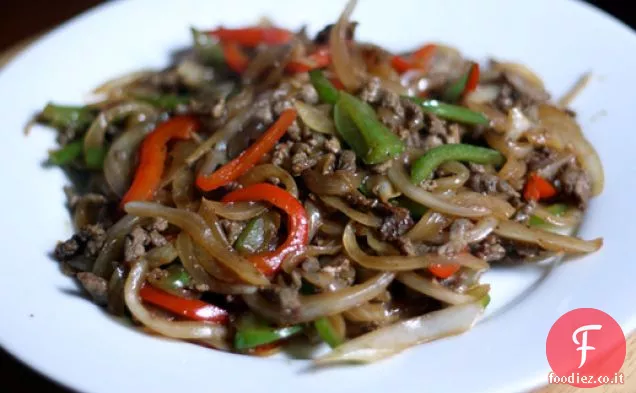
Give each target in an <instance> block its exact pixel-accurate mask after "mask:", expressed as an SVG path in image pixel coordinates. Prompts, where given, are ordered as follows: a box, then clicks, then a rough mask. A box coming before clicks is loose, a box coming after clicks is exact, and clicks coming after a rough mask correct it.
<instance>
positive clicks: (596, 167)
mask: <svg viewBox="0 0 636 393" xmlns="http://www.w3.org/2000/svg"><path fill="white" fill-rule="evenodd" d="M539 119H540V120H541V124H542V125H543V126H544V127H545V128H546V129H547V130H549V131H550V132H552V133H555V134H557V135H558V136H559V137H561V138H562V139H563V140H564V142H565V146H567V147H571V148H572V149H573V151H574V154H575V155H576V158H577V160H578V161H579V163H580V164H581V166H582V167H583V169H585V171H586V172H587V173H588V175H590V178H591V179H592V195H594V196H596V195H599V194H600V193H601V192H602V191H603V187H604V183H605V175H604V173H603V165H602V164H601V159H600V158H599V156H598V154H597V152H596V150H595V149H594V147H593V146H592V145H591V144H590V142H589V141H588V140H587V139H585V136H584V135H583V133H582V132H581V127H579V125H578V124H577V123H576V121H575V120H574V119H573V118H572V117H570V116H569V115H568V114H567V113H565V112H563V111H562V110H560V109H558V108H556V107H553V106H550V105H541V106H539Z"/></svg>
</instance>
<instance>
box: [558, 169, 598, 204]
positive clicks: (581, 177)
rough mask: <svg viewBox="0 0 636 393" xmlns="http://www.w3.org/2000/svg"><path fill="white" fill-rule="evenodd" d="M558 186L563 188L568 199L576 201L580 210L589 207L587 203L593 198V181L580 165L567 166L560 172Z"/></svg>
mask: <svg viewBox="0 0 636 393" xmlns="http://www.w3.org/2000/svg"><path fill="white" fill-rule="evenodd" d="M557 185H560V186H561V189H562V191H563V193H564V194H565V196H566V198H569V199H572V200H574V202H575V203H576V204H577V205H578V207H579V209H585V208H586V207H587V203H588V201H589V199H590V198H591V197H592V181H591V179H590V177H589V176H588V174H587V173H585V171H583V170H582V169H581V168H580V167H579V166H578V165H576V164H574V163H569V164H567V165H566V166H565V167H564V168H563V169H562V170H561V171H560V172H559V175H558V179H557Z"/></svg>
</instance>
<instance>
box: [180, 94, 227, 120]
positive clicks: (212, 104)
mask: <svg viewBox="0 0 636 393" xmlns="http://www.w3.org/2000/svg"><path fill="white" fill-rule="evenodd" d="M178 111H179V112H184V113H189V114H193V115H199V116H212V117H213V118H214V119H220V118H222V117H224V116H226V115H227V109H226V107H225V98H220V99H214V100H209V101H208V100H199V99H193V100H191V101H190V102H189V103H188V105H187V106H186V108H185V109H184V110H183V111H180V110H178Z"/></svg>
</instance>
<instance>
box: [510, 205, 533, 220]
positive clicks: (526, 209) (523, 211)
mask: <svg viewBox="0 0 636 393" xmlns="http://www.w3.org/2000/svg"><path fill="white" fill-rule="evenodd" d="M536 207H537V202H536V201H530V202H528V203H524V204H523V205H522V206H521V207H520V208H519V209H518V210H517V212H516V213H515V215H514V216H513V217H512V219H513V220H514V221H517V222H521V223H527V222H528V220H529V219H530V216H531V215H532V212H533V211H534V209H536Z"/></svg>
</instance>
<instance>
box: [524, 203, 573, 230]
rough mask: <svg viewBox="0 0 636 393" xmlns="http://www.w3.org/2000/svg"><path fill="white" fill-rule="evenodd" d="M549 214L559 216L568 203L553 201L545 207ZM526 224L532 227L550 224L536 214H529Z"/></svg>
mask: <svg viewBox="0 0 636 393" xmlns="http://www.w3.org/2000/svg"><path fill="white" fill-rule="evenodd" d="M546 210H548V212H550V214H554V215H555V216H560V215H562V214H563V213H565V212H566V211H567V210H568V205H566V204H565V203H555V204H554V205H551V206H548V207H547V209H546ZM528 225H530V226H533V227H543V226H551V225H550V224H549V223H547V222H545V221H544V220H543V219H541V218H539V217H537V216H534V215H533V216H530V219H529V220H528Z"/></svg>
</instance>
